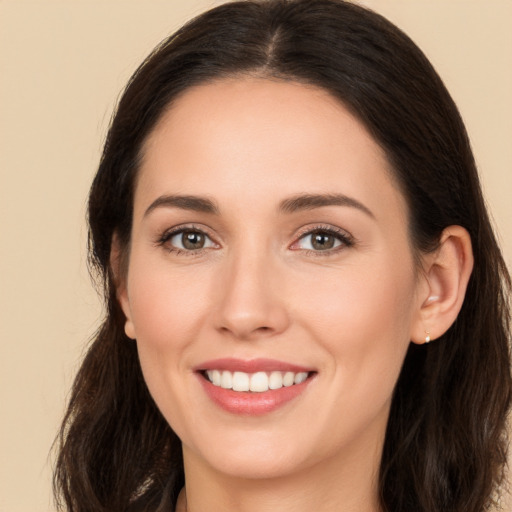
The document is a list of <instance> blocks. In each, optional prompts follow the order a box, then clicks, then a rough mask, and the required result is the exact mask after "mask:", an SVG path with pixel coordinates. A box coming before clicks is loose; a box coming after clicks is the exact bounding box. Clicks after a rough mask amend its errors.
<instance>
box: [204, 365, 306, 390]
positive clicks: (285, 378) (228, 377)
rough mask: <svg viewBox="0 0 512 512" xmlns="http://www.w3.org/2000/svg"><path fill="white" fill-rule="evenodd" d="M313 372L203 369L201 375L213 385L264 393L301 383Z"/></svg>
mask: <svg viewBox="0 0 512 512" xmlns="http://www.w3.org/2000/svg"><path fill="white" fill-rule="evenodd" d="M312 373H313V372H291V371H288V372H282V371H273V372H263V371H259V372H256V373H247V372H241V371H234V372H232V371H229V370H220V369H215V370H204V371H203V372H201V374H202V375H203V377H204V378H205V379H207V380H208V381H209V382H210V383H211V384H213V385H214V386H217V387H220V388H222V389H231V390H233V391H237V392H247V391H250V392H253V393H265V392H266V391H270V390H277V389H281V388H283V387H286V388H287V387H290V386H296V385H298V384H302V383H303V382H304V381H306V380H307V379H308V377H310V376H311V374H312Z"/></svg>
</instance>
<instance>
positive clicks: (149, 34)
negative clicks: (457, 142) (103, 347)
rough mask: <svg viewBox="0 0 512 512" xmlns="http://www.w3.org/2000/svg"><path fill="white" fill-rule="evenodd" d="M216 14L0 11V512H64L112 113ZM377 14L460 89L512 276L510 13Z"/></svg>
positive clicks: (142, 7) (38, 7)
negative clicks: (158, 54)
mask: <svg viewBox="0 0 512 512" xmlns="http://www.w3.org/2000/svg"><path fill="white" fill-rule="evenodd" d="M215 3H220V2H212V1H207V0H167V1H155V0H151V1H137V2H135V1H126V0H125V1H121V0H119V1H114V0H102V1H93V0H89V1H85V0H78V1H76V0H75V1H71V0H67V1H64V0H63V1H54V0H39V1H26V0H11V1H6V0H3V1H2V0H0V173H1V180H0V339H1V344H0V376H1V382H0V400H1V402H0V404H1V405H0V414H1V416H0V417H1V419H0V512H46V511H52V510H53V506H52V502H51V498H50V483H49V480H50V469H49V467H50V465H51V458H48V452H49V449H50V445H51V443H52V440H53V438H54V435H55V433H56V430H57V427H58V424H59V420H60V418H61V416H62V413H63V411H64V404H65V399H66V396H67V393H68V390H69V387H70V385H71V382H72V377H73V375H74V373H75V371H76V369H77V367H78V364H79V361H80V357H81V354H82V351H83V347H84V345H85V342H86V341H87V339H88V338H89V337H90V336H91V334H92V333H93V332H94V329H95V327H96V326H97V325H98V319H99V316H100V308H99V304H98V300H97V298H96V296H95V293H94V292H93V290H92V287H91V285H90V283H89V278H88V275H87V270H86V265H85V227H84V222H83V218H84V210H85V201H86V195H87V189H88V186H89V183H90V181H91V178H92V176H93V173H94V171H95V167H96V164H97V162H98V156H99V150H100V147H101V142H102V140H103V137H104V135H105V131H106V128H107V125H108V121H109V118H110V115H111V111H112V108H113V104H114V102H115V100H116V98H117V96H118V93H119V91H120V90H121V88H122V86H123V85H124V83H125V82H126V80H127V79H128V77H129V75H130V74H131V73H132V71H133V70H134V69H135V67H136V65H137V64H138V63H139V62H140V61H141V60H142V58H143V57H144V56H145V55H146V54H147V53H148V52H149V50H150V49H151V48H152V47H153V46H154V45H155V44H156V43H157V42H158V41H160V40H161V39H162V38H163V37H164V36H166V35H167V34H168V33H169V32H171V31H172V30H174V29H175V28H177V27H178V26H179V25H180V24H181V23H182V22H183V21H184V20H186V19H188V18H189V17H190V16H192V15H194V14H197V13H199V12H201V11H202V10H203V9H204V8H206V7H208V6H211V5H214V4H215ZM364 3H365V4H367V5H370V6H372V7H374V8H375V9H376V10H378V11H379V12H382V13H383V14H385V15H387V16H388V17H389V18H390V19H391V20H392V21H394V22H395V23H396V24H398V25H399V26H400V27H401V28H403V29H404V30H405V31H406V32H407V33H409V34H410V35H411V36H412V38H413V39H414V40H415V41H416V42H417V43H418V44H419V45H420V46H421V47H422V48H423V49H424V51H425V52H426V53H427V55H428V56H429V57H430V59H431V60H432V61H433V63H434V65H435V66H436V67H437V69H438V71H439V72H440V74H441V76H442V77H443V78H444V80H445V82H446V84H447V86H448V88H449V89H450V90H451V92H452V94H453V96H454V98H455V100H456V102H457V103H458V105H459V107H460V109H461V111H462V115H463V117H464V119H465V121H466V123H467V127H468V130H469V133H470V135H471V138H472V142H473V145H474V149H475V153H476V158H477V160H478V163H479V167H480V170H481V173H482V178H483V183H484V188H485V191H486V195H487V199H488V202H489V205H490V208H491V211H492V214H493V216H494V218H495V221H496V225H497V229H498V231H499V233H500V236H501V240H502V244H503V248H504V251H505V254H506V259H507V261H508V263H509V265H510V264H511V263H512V202H511V200H510V196H511V193H512V94H511V92H512V2H511V1H510V0H474V1H471V0H402V1H399V0H367V1H365V2H364ZM510 509H512V507H510Z"/></svg>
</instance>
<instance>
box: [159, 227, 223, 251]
mask: <svg viewBox="0 0 512 512" xmlns="http://www.w3.org/2000/svg"><path fill="white" fill-rule="evenodd" d="M168 243H169V245H170V246H171V247H172V248H175V249H180V250H183V251H200V250H201V249H206V248H208V247H214V246H215V244H214V243H213V242H212V240H211V239H210V237H209V236H208V235H206V233H203V232H202V231H198V230H192V229H185V230H182V231H178V232H175V233H174V234H173V235H172V236H171V237H169V238H168Z"/></svg>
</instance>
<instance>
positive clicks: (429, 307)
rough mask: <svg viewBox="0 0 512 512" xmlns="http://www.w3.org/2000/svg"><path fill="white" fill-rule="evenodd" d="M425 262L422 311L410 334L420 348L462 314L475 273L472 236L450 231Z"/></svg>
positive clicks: (454, 229)
mask: <svg viewBox="0 0 512 512" xmlns="http://www.w3.org/2000/svg"><path fill="white" fill-rule="evenodd" d="M423 260H424V267H423V272H424V273H423V277H422V279H423V280H424V283H423V284H424V286H420V287H419V288H420V289H421V292H420V293H421V296H420V297H419V310H418V314H417V318H416V319H415V322H414V324H413V328H412V333H411V340H412V341H413V342H414V343H417V344H421V343H428V342H429V341H430V340H434V339H436V338H439V337H440V336H442V335H443V334H444V333H445V332H446V331H447V330H448V329H449V328H450V326H451V325H452V324H453V322H455V319H456V318H457V315H458V314H459V311H460V309H461V307H462V303H463V302H464V296H465V294H466V289H467V285H468V282H469V278H470V276H471V271H472V270H473V250H472V248H471V238H470V236H469V233H468V232H467V231H466V230H465V229H464V228H463V227H461V226H449V227H447V228H446V229H445V230H444V231H443V232H442V234H441V238H440V243H439V247H438V248H437V249H436V251H434V252H433V253H432V254H427V255H426V256H425V257H424V259H423Z"/></svg>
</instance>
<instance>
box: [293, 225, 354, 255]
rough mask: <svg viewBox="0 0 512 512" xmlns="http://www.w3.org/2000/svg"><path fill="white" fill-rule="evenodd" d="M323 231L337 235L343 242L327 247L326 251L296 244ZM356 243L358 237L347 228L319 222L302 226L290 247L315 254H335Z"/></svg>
mask: <svg viewBox="0 0 512 512" xmlns="http://www.w3.org/2000/svg"><path fill="white" fill-rule="evenodd" d="M317 232H321V233H326V234H329V235H332V236H334V237H336V238H337V239H338V240H339V241H340V242H341V244H340V245H338V246H336V247H333V248H332V249H326V250H324V251H315V250H312V249H300V248H298V247H294V246H296V245H297V244H298V243H299V242H300V241H301V240H303V239H304V238H305V237H307V236H310V235H312V234H314V233H317ZM355 243H356V239H355V238H354V237H353V236H352V235H351V234H350V233H349V232H348V231H346V230H344V229H342V228H339V227H336V226H332V225H329V224H317V225H313V226H311V225H310V226H307V227H304V228H302V229H301V230H300V231H299V232H298V233H297V235H296V239H295V241H294V242H293V243H292V244H291V245H290V249H292V250H297V251H304V252H307V253H313V254H314V255H315V256H322V255H323V256H327V255H329V254H333V253H336V252H338V251H339V250H343V249H344V248H347V247H351V246H353V245H354V244H355Z"/></svg>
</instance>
